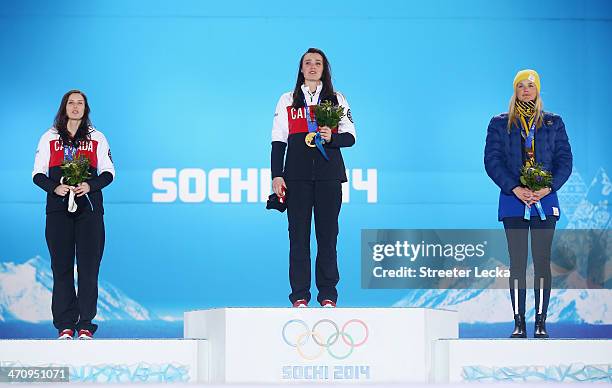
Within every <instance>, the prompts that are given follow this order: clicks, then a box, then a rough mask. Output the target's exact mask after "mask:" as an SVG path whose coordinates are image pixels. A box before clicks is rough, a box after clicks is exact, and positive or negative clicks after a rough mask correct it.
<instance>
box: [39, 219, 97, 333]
mask: <svg viewBox="0 0 612 388" xmlns="http://www.w3.org/2000/svg"><path fill="white" fill-rule="evenodd" d="M45 237H46V239H47V246H48V247H49V253H50V255H51V269H52V270H53V295H52V300H51V312H52V313H53V325H54V326H55V327H56V328H57V329H58V330H63V329H76V330H81V329H86V330H89V331H91V332H92V333H93V332H95V331H96V329H97V327H98V326H97V325H95V324H93V323H92V322H91V321H92V320H93V318H94V317H95V316H96V313H97V303H98V272H99V269H100V261H101V260H102V253H103V252H104V218H103V215H102V214H100V213H94V212H92V211H91V210H90V209H89V208H86V209H82V210H81V209H79V210H77V212H76V213H75V214H71V213H68V212H53V213H49V214H47V225H46V229H45ZM75 255H76V263H77V271H78V295H77V293H76V291H75V288H74V258H75Z"/></svg>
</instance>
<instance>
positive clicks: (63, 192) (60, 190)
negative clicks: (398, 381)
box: [53, 185, 73, 197]
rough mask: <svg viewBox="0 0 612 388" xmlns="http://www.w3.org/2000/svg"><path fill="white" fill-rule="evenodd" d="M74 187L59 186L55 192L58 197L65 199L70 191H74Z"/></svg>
mask: <svg viewBox="0 0 612 388" xmlns="http://www.w3.org/2000/svg"><path fill="white" fill-rule="evenodd" d="M72 189H73V187H72V186H68V185H59V186H57V187H56V188H55V190H53V192H54V193H55V194H57V195H59V196H60V197H65V196H66V194H68V192H69V191H70V190H72Z"/></svg>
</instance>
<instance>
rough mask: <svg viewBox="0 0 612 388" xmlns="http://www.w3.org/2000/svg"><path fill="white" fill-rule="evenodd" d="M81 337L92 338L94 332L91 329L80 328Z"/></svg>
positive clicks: (82, 338) (83, 338)
mask: <svg viewBox="0 0 612 388" xmlns="http://www.w3.org/2000/svg"><path fill="white" fill-rule="evenodd" d="M79 339H80V340H92V339H93V333H92V332H91V331H89V330H85V329H81V330H79Z"/></svg>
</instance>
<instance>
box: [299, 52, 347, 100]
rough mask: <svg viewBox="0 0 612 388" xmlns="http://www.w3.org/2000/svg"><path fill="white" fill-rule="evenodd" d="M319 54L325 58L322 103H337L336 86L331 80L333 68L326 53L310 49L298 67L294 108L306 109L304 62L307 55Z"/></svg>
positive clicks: (322, 78)
mask: <svg viewBox="0 0 612 388" xmlns="http://www.w3.org/2000/svg"><path fill="white" fill-rule="evenodd" d="M310 53H314V54H319V55H321V57H323V74H321V82H323V89H322V90H321V101H325V100H329V101H331V102H332V103H337V102H336V101H337V100H336V93H335V92H334V85H333V84H332V78H331V66H330V65H329V61H328V60H327V57H326V56H325V53H324V52H323V51H321V50H319V49H318V48H313V47H311V48H309V49H308V50H307V51H306V52H305V53H304V55H302V57H301V58H300V63H299V65H298V73H297V81H295V89H293V104H292V106H293V107H294V108H302V107H304V93H303V92H302V85H303V84H304V74H302V61H303V60H304V57H305V56H306V54H310Z"/></svg>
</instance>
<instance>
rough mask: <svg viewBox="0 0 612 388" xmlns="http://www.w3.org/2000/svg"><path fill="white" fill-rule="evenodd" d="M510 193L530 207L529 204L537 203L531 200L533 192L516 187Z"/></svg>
mask: <svg viewBox="0 0 612 388" xmlns="http://www.w3.org/2000/svg"><path fill="white" fill-rule="evenodd" d="M512 192H513V193H514V195H516V197H517V198H518V199H520V200H521V201H522V202H523V203H524V204H525V205H527V206H529V207H531V204H532V203H534V202H537V201H534V200H533V194H534V193H533V191H531V190H529V189H527V188H525V187H520V186H517V187H515V188H513V189H512Z"/></svg>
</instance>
